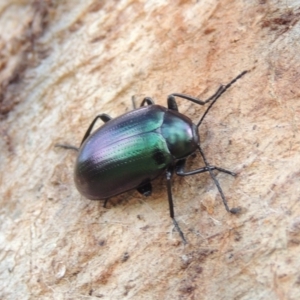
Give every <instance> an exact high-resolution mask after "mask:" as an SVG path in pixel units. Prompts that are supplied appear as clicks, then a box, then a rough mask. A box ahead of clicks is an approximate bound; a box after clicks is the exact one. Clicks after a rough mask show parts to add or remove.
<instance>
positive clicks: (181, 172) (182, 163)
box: [175, 146, 240, 214]
mask: <svg viewBox="0 0 300 300" xmlns="http://www.w3.org/2000/svg"><path fill="white" fill-rule="evenodd" d="M198 148H199V151H200V153H201V155H202V157H203V160H204V163H205V165H206V167H203V168H200V169H196V170H192V171H188V172H186V171H184V166H185V162H186V160H185V159H182V160H180V161H178V162H177V163H176V166H175V172H176V174H177V175H179V176H189V175H194V174H198V173H204V172H209V174H210V176H211V178H212V179H213V181H214V182H215V185H216V186H217V188H218V191H219V193H220V195H221V198H222V201H223V204H224V206H225V209H226V210H227V211H228V212H230V213H232V214H237V213H239V212H240V208H238V207H235V208H231V209H230V208H229V207H228V203H227V200H226V198H225V196H224V193H223V190H222V188H221V186H220V184H219V181H218V180H217V178H216V176H215V175H214V173H213V172H212V171H213V170H218V171H220V172H223V173H227V174H229V175H232V176H236V174H235V173H233V172H231V171H229V170H226V169H223V168H219V167H216V166H210V165H209V164H208V162H207V160H206V158H205V156H204V153H203V152H202V149H201V148H200V146H198Z"/></svg>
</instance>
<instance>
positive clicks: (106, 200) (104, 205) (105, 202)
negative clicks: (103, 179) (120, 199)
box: [103, 198, 109, 208]
mask: <svg viewBox="0 0 300 300" xmlns="http://www.w3.org/2000/svg"><path fill="white" fill-rule="evenodd" d="M108 200H109V199H108V198H106V199H104V203H103V207H104V208H106V204H107V202H108Z"/></svg>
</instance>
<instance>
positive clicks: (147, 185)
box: [136, 181, 152, 197]
mask: <svg viewBox="0 0 300 300" xmlns="http://www.w3.org/2000/svg"><path fill="white" fill-rule="evenodd" d="M136 190H137V191H138V192H139V193H140V194H142V195H143V196H145V197H148V196H150V195H151V194H152V184H151V182H150V181H147V182H143V183H141V184H140V185H139V186H138V187H137V188H136Z"/></svg>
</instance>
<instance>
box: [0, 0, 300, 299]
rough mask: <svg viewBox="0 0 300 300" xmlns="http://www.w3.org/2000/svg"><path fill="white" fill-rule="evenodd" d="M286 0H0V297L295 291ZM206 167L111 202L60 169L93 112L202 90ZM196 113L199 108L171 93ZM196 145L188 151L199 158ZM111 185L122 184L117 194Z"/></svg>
mask: <svg viewBox="0 0 300 300" xmlns="http://www.w3.org/2000/svg"><path fill="white" fill-rule="evenodd" d="M170 2H171V1H170ZM299 6H300V3H299V1H293V0H290V1H229V0H222V1H218V0H208V1H172V4H171V3H168V2H167V1H93V0H90V1H64V2H61V1H57V2H55V1H28V2H27V1H10V0H1V1H0V28H1V32H0V81H1V90H0V112H1V122H0V132H1V137H2V138H1V140H0V149H1V150H0V151H1V152H0V156H1V162H0V184H1V187H0V188H1V195H0V196H1V197H0V201H1V210H0V218H1V231H0V241H1V243H0V274H1V275H0V298H1V299H98V298H100V299H299V297H300V296H299V295H300V255H299V251H300V198H299V197H300V193H299V192H300V190H299V179H300V178H299V176H300V171H299V170H300V154H299V152H300V151H299V150H300V136H299V122H300V120H299V112H300V55H299V39H300V22H298V20H299V16H300V9H299ZM243 70H249V71H250V72H249V74H247V75H246V76H245V77H243V79H241V80H240V81H238V82H237V83H236V84H235V85H234V86H233V87H232V88H230V90H229V91H228V92H227V93H226V94H225V95H224V96H223V97H222V98H221V99H220V100H219V101H218V103H217V104H216V105H215V106H214V107H213V109H212V110H211V111H210V113H209V115H208V116H207V118H206V120H205V122H204V124H203V126H202V128H201V139H202V145H203V148H204V151H205V153H206V155H207V157H208V159H209V161H210V163H212V164H215V165H218V166H222V167H224V168H228V169H231V170H233V171H235V172H237V173H238V176H237V177H236V178H231V177H230V176H228V175H226V174H218V175H217V178H218V179H219V181H220V184H221V186H222V187H223V189H224V193H225V195H226V196H227V199H228V202H229V205H230V206H231V207H234V206H241V207H242V208H243V212H242V214H241V215H239V216H234V215H230V214H228V213H227V212H226V211H225V210H224V207H223V205H222V203H221V200H220V196H219V194H218V192H217V189H216V187H215V186H214V184H213V182H212V180H211V178H210V177H209V175H208V174H199V175H197V176H192V177H186V178H176V177H174V188H173V193H174V199H175V205H176V207H175V211H176V215H177V219H178V222H179V223H180V226H181V228H182V230H183V231H184V232H185V234H186V238H187V240H188V245H186V246H184V245H183V244H182V241H181V240H180V237H179V235H178V233H177V232H176V231H174V228H173V224H172V222H171V220H170V218H169V215H168V214H169V212H168V203H167V196H166V189H165V181H164V179H163V178H161V179H159V180H156V182H155V183H154V192H153V195H152V196H151V197H150V198H147V199H144V198H143V197H141V196H140V195H139V194H138V193H137V192H135V191H133V192H130V193H126V194H124V195H122V196H120V197H116V198H115V199H113V201H112V203H111V204H110V206H109V209H104V208H103V207H102V203H101V202H97V201H89V200H86V199H84V198H83V197H81V196H80V195H79V194H78V192H77V191H76V189H75V187H74V184H73V178H72V173H73V164H74V160H75V157H76V153H74V152H72V151H65V150H62V149H57V148H55V147H54V145H55V144H56V143H69V144H74V145H78V144H79V142H80V140H81V138H82V136H83V134H84V132H85V130H86V128H87V126H88V125H89V123H90V122H91V120H92V119H93V117H94V116H95V115H96V114H98V113H100V112H106V113H108V114H110V115H111V116H113V117H115V116H118V115H120V114H122V113H124V112H125V111H128V110H130V109H131V97H132V96H133V95H135V96H136V99H137V100H138V101H141V99H142V98H143V97H144V96H152V97H154V99H155V101H156V102H157V103H159V104H162V105H165V103H166V97H167V95H168V94H170V93H172V92H182V93H188V94H191V95H195V96H200V97H202V98H205V97H207V96H209V95H211V94H212V93H213V92H214V91H215V90H216V89H217V88H218V86H219V85H220V84H222V83H227V82H228V81H229V80H231V79H232V78H233V77H235V76H236V75H238V74H239V73H240V72H241V71H243ZM178 102H179V104H180V109H181V111H182V112H184V113H186V114H187V115H189V116H191V117H192V119H193V120H195V121H196V120H198V119H199V116H200V115H201V112H202V111H203V109H204V108H202V107H198V106H196V105H193V104H190V103H187V102H186V101H183V100H180V101H178ZM201 165H203V163H202V162H201V161H198V158H193V159H191V163H190V167H191V168H192V167H196V166H201ZM119 200H122V201H121V203H118V204H117V202H120V201H119Z"/></svg>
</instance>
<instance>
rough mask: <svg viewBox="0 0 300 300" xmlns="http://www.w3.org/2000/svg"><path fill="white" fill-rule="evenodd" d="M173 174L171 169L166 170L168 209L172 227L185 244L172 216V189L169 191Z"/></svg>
mask: <svg viewBox="0 0 300 300" xmlns="http://www.w3.org/2000/svg"><path fill="white" fill-rule="evenodd" d="M172 174H173V168H168V169H167V171H166V178H167V191H168V201H169V208H170V217H171V218H172V220H173V223H174V226H175V228H176V229H177V231H178V232H179V235H180V237H181V238H182V240H183V243H184V244H186V243H187V242H186V239H185V237H184V235H183V232H182V231H181V229H180V227H179V225H178V223H177V221H176V219H175V216H174V204H173V196H172V189H171V177H172Z"/></svg>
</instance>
